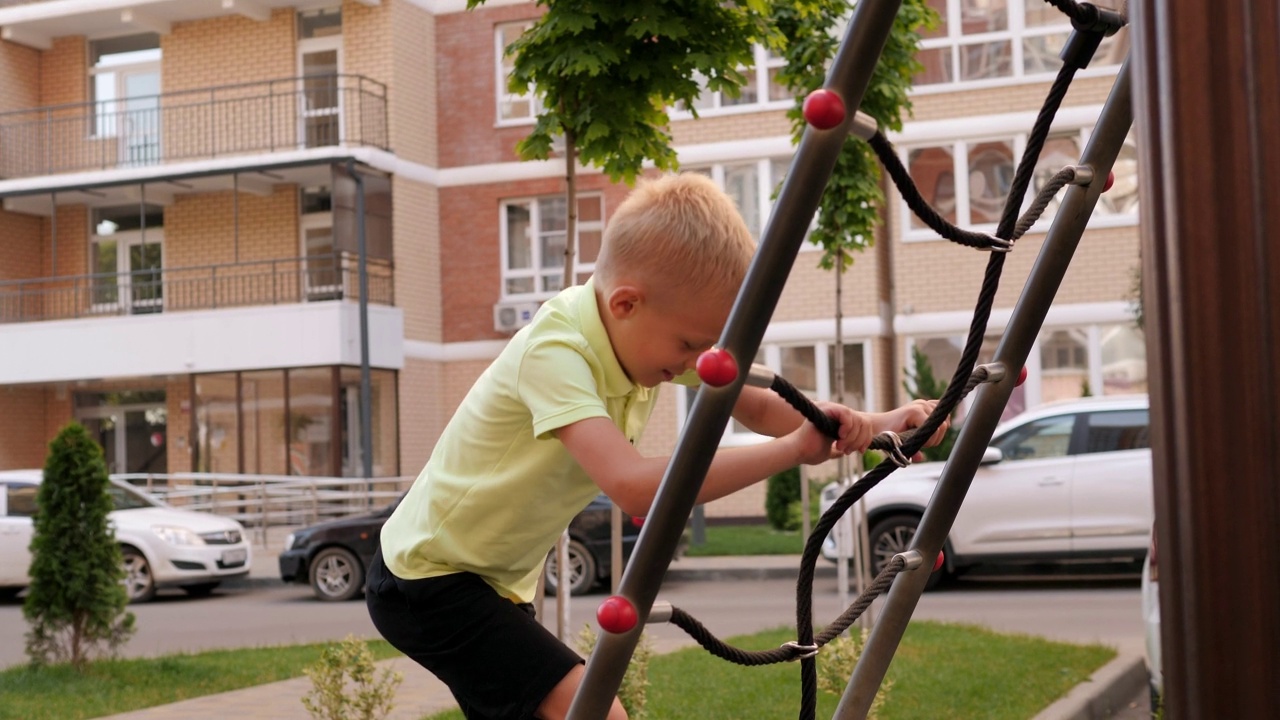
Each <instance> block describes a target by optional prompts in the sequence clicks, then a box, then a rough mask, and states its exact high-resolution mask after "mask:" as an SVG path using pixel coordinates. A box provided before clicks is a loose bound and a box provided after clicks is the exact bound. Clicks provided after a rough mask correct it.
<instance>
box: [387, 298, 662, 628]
mask: <svg viewBox="0 0 1280 720" xmlns="http://www.w3.org/2000/svg"><path fill="white" fill-rule="evenodd" d="M657 397H658V393H657V388H652V389H650V388H644V387H640V386H638V385H635V384H634V383H632V382H631V380H630V379H629V378H628V377H627V375H626V373H625V372H623V370H622V366H621V365H620V364H618V359H617V357H615V356H614V354H613V347H612V345H611V344H610V343H609V336H608V334H607V333H606V332H605V328H604V324H603V323H602V322H601V320H600V314H599V310H598V307H597V303H596V297H595V291H594V284H593V283H592V282H591V281H590V280H588V281H587V283H586V284H585V285H583V286H577V287H571V288H568V289H567V290H564V291H563V292H561V293H560V294H558V295H557V296H556V297H554V298H552V299H551V300H549V301H547V302H546V303H544V304H543V306H542V307H541V308H540V309H539V310H538V313H537V314H536V315H535V316H534V318H533V321H532V322H531V323H530V324H529V325H528V326H526V327H524V328H523V329H521V330H520V332H518V333H516V335H515V337H513V338H512V339H511V342H510V343H509V344H508V345H507V347H506V348H505V349H504V350H503V351H502V353H501V354H500V355H499V356H498V358H497V359H496V360H494V361H493V363H492V364H491V365H490V366H489V367H488V369H486V370H485V371H484V373H483V374H482V375H481V376H480V378H479V379H478V380H477V381H476V383H475V385H473V386H472V388H471V391H470V392H468V393H467V396H466V398H465V399H464V400H463V401H462V404H461V406H460V407H459V408H458V410H457V412H456V413H455V414H454V416H453V418H452V419H451V420H450V421H449V424H448V425H447V426H446V427H445V429H444V433H443V434H442V435H441V436H440V440H439V442H437V443H436V446H435V449H434V450H433V451H432V453H431V458H430V460H428V461H427V465H426V467H425V468H424V469H423V471H422V473H421V474H419V475H418V478H417V479H416V480H415V481H414V483H413V486H412V487H411V488H410V489H409V492H408V494H407V495H406V496H405V499H404V501H403V502H401V503H400V506H399V507H397V508H396V511H395V512H394V513H393V514H392V515H391V517H390V518H389V519H388V520H387V522H386V524H385V525H384V526H383V528H382V536H381V542H382V554H383V559H384V560H385V561H386V563H387V567H388V568H390V570H391V572H393V573H395V574H396V575H397V576H399V577H401V578H405V579H417V578H428V577H436V576H440V575H448V574H450V573H456V572H472V573H475V574H477V575H479V576H480V577H482V578H484V579H485V581H486V582H488V583H489V584H490V585H492V586H493V587H494V589H496V590H497V591H498V592H499V593H500V594H502V595H504V596H506V597H510V598H512V599H515V600H518V601H520V602H532V601H533V598H534V593H535V591H536V590H537V581H538V574H539V573H540V572H541V571H542V565H543V562H544V561H545V559H546V556H547V553H548V552H549V551H550V550H551V548H552V547H553V546H554V545H555V542H556V539H557V538H558V537H559V536H560V533H562V532H563V531H564V529H565V528H566V527H568V525H569V522H570V521H571V520H573V517H574V516H575V515H577V514H578V512H579V511H581V510H582V509H583V508H584V507H586V505H587V503H589V502H590V501H591V499H592V498H594V497H595V496H596V495H597V494H598V493H599V492H600V489H599V488H598V487H597V486H596V485H595V483H594V482H593V481H592V480H591V478H589V477H588V476H587V474H586V473H585V472H584V471H583V470H582V468H581V467H580V466H579V465H578V463H577V462H576V461H575V460H574V459H573V457H572V456H571V455H570V454H569V452H568V451H567V450H566V449H565V447H564V445H562V444H561V443H560V441H559V440H557V439H556V437H555V436H554V435H553V434H552V431H554V430H556V429H557V428H561V427H565V426H566V425H570V424H572V423H575V422H578V421H579V420H585V419H587V418H593V417H608V418H610V419H611V420H613V422H614V424H616V425H617V426H618V427H619V428H620V429H621V430H622V432H623V433H624V434H625V435H626V436H627V438H628V439H629V440H631V442H632V444H635V443H636V442H638V441H639V439H640V433H641V431H643V429H644V426H645V424H646V423H647V422H648V420H649V414H650V413H651V412H652V410H653V406H654V403H655V402H656V401H657Z"/></svg>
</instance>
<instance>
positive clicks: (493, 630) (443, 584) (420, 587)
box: [365, 552, 582, 720]
mask: <svg viewBox="0 0 1280 720" xmlns="http://www.w3.org/2000/svg"><path fill="white" fill-rule="evenodd" d="M365 599H366V603H367V604H368V607H369V615H370V617H371V618H372V619H373V623H374V625H375V626H376V627H377V628H378V632H380V633H381V634H382V636H383V637H384V638H386V640H387V642H389V643H391V645H392V646H394V647H395V648H396V649H398V650H400V651H401V652H403V653H404V654H405V655H407V656H408V657H410V658H412V659H413V660H414V661H415V662H417V663H418V664H419V665H422V666H423V667H425V668H426V669H428V670H430V671H431V672H432V674H434V675H435V676H436V677H438V678H440V679H441V680H442V681H444V683H445V684H446V685H448V686H449V689H450V690H451V691H452V692H453V694H454V697H455V698H457V700H458V704H459V706H460V707H462V708H463V711H464V712H465V713H466V715H467V717H468V718H488V719H491V720H508V719H516V718H519V719H523V718H532V717H534V716H535V712H536V711H537V709H538V707H539V706H540V705H541V704H542V702H543V700H544V699H545V698H547V697H548V695H550V694H551V693H552V691H553V690H555V689H556V688H557V686H559V685H560V684H561V682H562V681H563V680H564V679H565V676H566V675H568V674H569V672H570V670H572V669H573V668H575V667H579V666H580V665H581V663H582V659H581V658H580V657H578V655H577V654H576V653H574V652H573V651H572V650H570V649H569V648H567V647H565V645H564V644H563V643H561V642H560V641H559V640H557V639H556V637H555V636H554V635H552V634H551V633H549V632H547V630H546V629H545V628H543V627H542V625H540V624H539V623H538V622H537V621H536V620H535V619H534V618H533V617H532V616H531V614H530V613H528V612H526V611H525V610H523V609H521V608H520V607H519V606H517V605H516V604H515V603H513V602H511V601H510V600H507V599H505V598H503V597H501V596H499V595H498V594H497V593H496V592H495V591H494V590H493V588H491V587H489V585H488V584H486V583H485V582H484V581H483V580H481V579H480V578H479V576H476V575H472V574H471V573H456V574H454V575H445V576H442V577H436V578H428V579H425V580H403V579H401V578H397V577H396V576H395V575H393V574H392V573H391V572H390V571H389V570H387V568H386V565H385V564H384V563H383V562H382V556H381V552H379V553H377V554H375V556H374V561H373V563H371V565H370V568H369V581H368V589H367V591H366V593H365ZM566 707H567V706H566Z"/></svg>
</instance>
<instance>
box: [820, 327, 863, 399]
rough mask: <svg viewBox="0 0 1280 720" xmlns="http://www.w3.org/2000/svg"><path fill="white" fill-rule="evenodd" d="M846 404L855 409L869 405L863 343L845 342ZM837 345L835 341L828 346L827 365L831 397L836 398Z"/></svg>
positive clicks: (843, 354)
mask: <svg viewBox="0 0 1280 720" xmlns="http://www.w3.org/2000/svg"><path fill="white" fill-rule="evenodd" d="M843 349H844V352H843V353H841V355H842V356H843V357H844V388H843V389H844V393H843V394H844V404H845V405H848V406H849V407H851V408H855V409H860V410H861V409H866V407H867V388H866V379H867V376H866V367H865V357H866V356H865V354H864V353H863V346H862V343H844V346H843ZM835 357H836V346H835V343H832V344H831V345H828V346H827V367H828V368H830V383H828V386H829V387H830V388H831V398H832V400H834V399H835V393H836V389H837V388H838V387H839V386H838V385H837V384H836V361H835Z"/></svg>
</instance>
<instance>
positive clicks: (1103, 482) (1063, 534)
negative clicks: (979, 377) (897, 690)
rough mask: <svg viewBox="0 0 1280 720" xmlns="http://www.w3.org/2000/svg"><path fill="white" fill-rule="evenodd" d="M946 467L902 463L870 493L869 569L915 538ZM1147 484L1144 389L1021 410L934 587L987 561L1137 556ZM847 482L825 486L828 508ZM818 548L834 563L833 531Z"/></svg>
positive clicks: (1147, 529)
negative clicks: (870, 562) (841, 484)
mask: <svg viewBox="0 0 1280 720" xmlns="http://www.w3.org/2000/svg"><path fill="white" fill-rule="evenodd" d="M944 465H945V464H944V463H941V462H933V463H920V464H916V465H911V466H909V467H906V468H902V469H900V470H898V471H896V472H894V473H892V474H890V475H889V476H888V477H887V478H885V479H884V480H882V481H881V482H880V484H879V485H877V486H876V487H874V488H872V489H871V490H870V491H868V492H867V494H866V496H865V498H866V505H867V518H868V527H869V528H870V531H869V536H868V537H869V543H870V546H871V552H872V567H873V571H874V572H878V571H879V570H880V568H881V567H882V566H883V564H884V562H885V561H886V560H888V559H889V558H891V557H893V555H894V554H896V553H898V552H900V551H902V550H905V549H906V548H907V546H908V544H909V543H910V541H911V539H912V538H913V537H914V536H915V532H916V526H917V525H918V524H919V522H920V518H921V516H922V515H923V513H924V509H925V507H926V505H927V504H928V503H929V501H930V499H931V498H932V497H933V493H934V489H935V487H936V485H937V481H938V479H939V478H940V477H941V475H942V470H943V467H944ZM1151 485H1152V475H1151V447H1150V430H1149V424H1148V413H1147V397H1146V396H1145V395H1141V396H1125V397H1103V398H1083V399H1079V400H1069V401H1061V402H1056V403H1049V404H1045V405H1042V406H1040V407H1038V408H1035V409H1033V410H1030V411H1028V412H1025V413H1023V414H1021V415H1018V416H1017V417H1014V418H1012V419H1010V420H1008V421H1006V422H1004V423H1001V425H1000V426H999V427H997V428H996V431H995V433H994V435H993V439H992V441H991V446H990V447H989V448H987V451H986V454H985V455H984V457H983V460H982V464H981V466H980V467H979V468H978V470H977V473H976V474H975V475H974V478H973V483H972V485H970V487H969V491H968V493H967V494H966V496H965V500H964V503H963V504H962V505H961V507H960V511H959V513H958V514H957V515H956V519H955V523H954V524H953V525H952V528H951V533H950V535H949V536H948V538H947V542H946V544H945V545H944V547H943V551H944V554H945V562H944V565H943V567H942V570H941V571H939V572H937V573H934V575H933V577H932V578H930V584H929V587H933V586H936V585H937V584H938V583H939V582H940V581H941V580H942V579H943V577H944V576H945V575H949V574H955V573H958V572H961V571H963V570H965V569H967V568H969V567H971V566H974V565H979V564H984V563H989V564H1013V563H1045V562H1062V561H1073V560H1091V561H1110V560H1118V561H1125V562H1136V561H1140V560H1142V559H1143V558H1144V557H1145V556H1146V553H1147V544H1148V540H1149V538H1150V533H1151V520H1152V488H1151ZM842 490H843V487H841V486H840V485H839V484H838V483H831V484H830V485H828V486H827V487H826V488H824V489H823V491H822V503H821V504H822V510H823V512H826V509H827V508H828V507H830V506H831V505H832V503H834V502H835V500H836V498H837V497H839V494H840V493H841V492H842ZM856 508H857V506H856V505H855V506H854V508H853V509H851V510H850V511H849V514H850V515H851V516H853V517H854V521H855V527H856V522H857V517H858V513H857V512H855V511H856ZM822 554H823V556H824V557H826V558H827V559H829V560H833V561H834V560H835V559H836V556H837V548H836V543H835V540H834V537H833V536H828V537H827V539H826V542H825V543H824V544H823V548H822Z"/></svg>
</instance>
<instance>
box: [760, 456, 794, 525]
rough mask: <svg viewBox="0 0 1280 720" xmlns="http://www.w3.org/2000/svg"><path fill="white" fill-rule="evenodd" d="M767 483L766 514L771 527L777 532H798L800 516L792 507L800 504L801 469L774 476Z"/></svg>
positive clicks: (785, 471)
mask: <svg viewBox="0 0 1280 720" xmlns="http://www.w3.org/2000/svg"><path fill="white" fill-rule="evenodd" d="M767 483H768V484H767V486H766V488H765V496H764V514H765V518H766V519H768V521H769V525H771V526H772V527H773V528H774V529H775V530H798V529H799V528H800V523H799V518H800V515H799V513H796V512H794V511H793V510H792V509H791V506H792V504H793V503H799V502H800V468H798V467H794V468H791V469H790V470H784V471H782V472H780V473H778V474H777V475H772V476H770V477H769V479H768V481H767ZM793 523H794V524H793Z"/></svg>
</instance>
